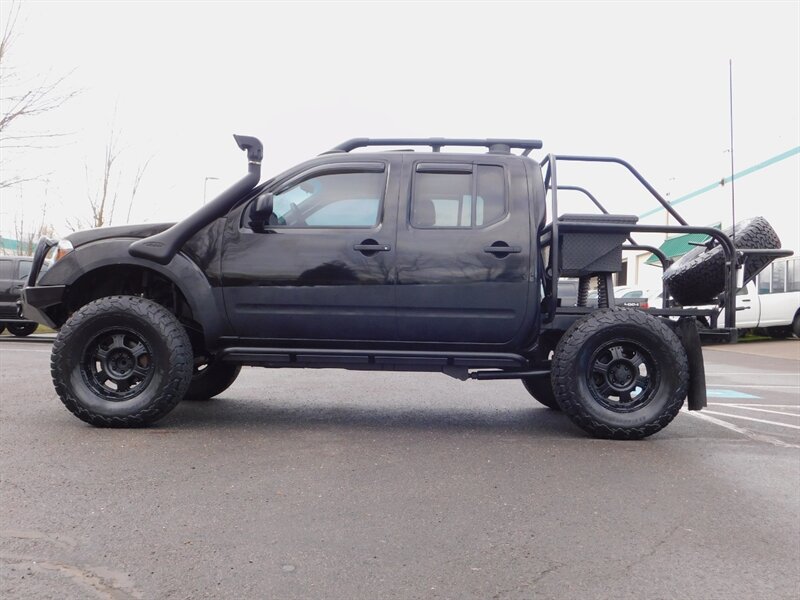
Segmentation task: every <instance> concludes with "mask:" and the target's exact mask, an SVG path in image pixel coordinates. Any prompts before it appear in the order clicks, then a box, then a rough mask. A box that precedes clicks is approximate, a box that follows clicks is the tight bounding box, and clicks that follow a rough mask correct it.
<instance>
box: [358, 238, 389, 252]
mask: <svg viewBox="0 0 800 600" xmlns="http://www.w3.org/2000/svg"><path fill="white" fill-rule="evenodd" d="M391 249H392V246H391V244H380V243H378V242H376V241H375V240H364V241H363V242H361V243H360V244H356V245H355V246H353V250H356V251H357V252H363V253H364V255H365V256H372V255H373V254H375V253H376V252H389V251H390V250H391Z"/></svg>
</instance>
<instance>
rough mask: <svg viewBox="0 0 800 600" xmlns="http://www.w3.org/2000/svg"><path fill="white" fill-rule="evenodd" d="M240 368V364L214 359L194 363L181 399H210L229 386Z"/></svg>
mask: <svg viewBox="0 0 800 600" xmlns="http://www.w3.org/2000/svg"><path fill="white" fill-rule="evenodd" d="M241 370H242V365H238V364H236V363H225V362H222V361H216V360H212V361H211V362H208V363H203V364H201V365H196V366H195V368H194V374H193V375H192V382H191V383H190V384H189V389H188V390H187V392H186V395H185V396H184V397H183V399H184V400H192V401H197V400H200V401H202V400H211V399H212V398H213V397H214V396H217V395H219V394H221V393H222V392H224V391H225V390H227V389H228V388H229V387H231V385H233V382H234V381H236V378H237V377H238V376H239V371H241Z"/></svg>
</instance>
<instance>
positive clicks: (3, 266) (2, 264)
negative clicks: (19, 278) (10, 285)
mask: <svg viewBox="0 0 800 600" xmlns="http://www.w3.org/2000/svg"><path fill="white" fill-rule="evenodd" d="M13 269H14V263H13V262H12V261H10V260H0V279H11V278H12V277H13Z"/></svg>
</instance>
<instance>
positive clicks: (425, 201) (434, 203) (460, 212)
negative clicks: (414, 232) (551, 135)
mask: <svg viewBox="0 0 800 600" xmlns="http://www.w3.org/2000/svg"><path fill="white" fill-rule="evenodd" d="M460 167H461V171H462V172H443V171H444V170H445V169H446V168H447V165H445V164H441V163H439V164H419V165H417V172H416V173H414V184H413V195H412V200H411V219H410V221H411V225H412V226H413V227H416V228H420V229H427V228H464V229H467V228H479V227H486V226H487V225H491V224H492V223H497V222H498V221H500V220H502V219H503V217H505V216H506V214H507V213H508V206H507V191H506V184H505V172H504V169H503V167H501V166H499V165H474V166H471V167H467V168H468V169H470V170H469V171H467V172H463V171H464V169H463V167H464V165H460Z"/></svg>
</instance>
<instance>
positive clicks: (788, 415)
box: [709, 402, 800, 417]
mask: <svg viewBox="0 0 800 600" xmlns="http://www.w3.org/2000/svg"><path fill="white" fill-rule="evenodd" d="M709 406H728V407H730V408H740V409H742V410H752V411H756V412H763V413H769V414H771V415H786V416H787V417H800V413H790V412H781V411H779V410H769V409H766V408H756V407H754V406H742V405H741V404H724V403H721V402H720V403H718V402H709Z"/></svg>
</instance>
